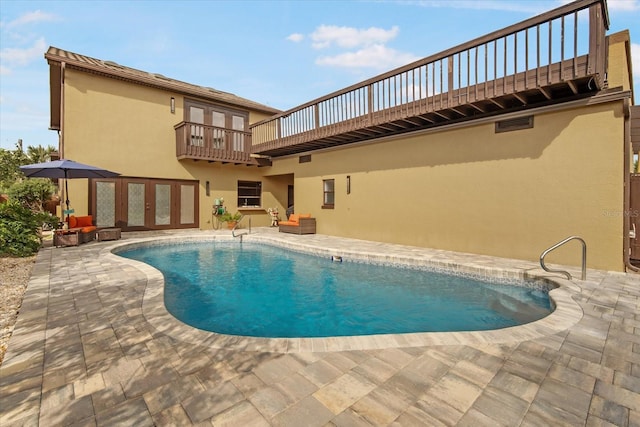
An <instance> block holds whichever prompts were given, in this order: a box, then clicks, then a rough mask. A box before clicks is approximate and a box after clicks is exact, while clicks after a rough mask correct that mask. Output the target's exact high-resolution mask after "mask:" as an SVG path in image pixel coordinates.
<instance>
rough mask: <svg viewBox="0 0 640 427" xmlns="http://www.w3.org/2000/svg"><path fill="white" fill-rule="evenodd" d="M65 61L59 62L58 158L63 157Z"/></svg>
mask: <svg viewBox="0 0 640 427" xmlns="http://www.w3.org/2000/svg"><path fill="white" fill-rule="evenodd" d="M65 68H66V63H65V62H61V63H60V130H59V131H58V149H59V151H60V158H61V159H64V71H65Z"/></svg>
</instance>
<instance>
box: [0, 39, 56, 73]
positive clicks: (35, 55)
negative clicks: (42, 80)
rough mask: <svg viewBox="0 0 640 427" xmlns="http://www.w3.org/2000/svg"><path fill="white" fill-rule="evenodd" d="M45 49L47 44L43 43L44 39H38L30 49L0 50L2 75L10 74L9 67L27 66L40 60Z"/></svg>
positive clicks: (9, 48) (8, 48)
mask: <svg viewBox="0 0 640 427" xmlns="http://www.w3.org/2000/svg"><path fill="white" fill-rule="evenodd" d="M46 48H47V44H46V43H45V41H44V37H40V38H39V39H38V40H36V41H35V42H34V43H33V46H31V47H27V48H24V49H22V48H11V47H7V48H4V49H2V50H0V63H1V64H2V65H1V67H2V74H6V73H7V72H10V67H15V66H24V65H28V64H29V63H30V62H32V61H34V60H36V59H40V58H41V57H42V55H44V53H45V50H46ZM7 70H9V71H7Z"/></svg>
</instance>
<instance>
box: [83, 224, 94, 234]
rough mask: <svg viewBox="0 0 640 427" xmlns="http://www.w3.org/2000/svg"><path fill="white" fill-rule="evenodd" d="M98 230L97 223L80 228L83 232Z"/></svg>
mask: <svg viewBox="0 0 640 427" xmlns="http://www.w3.org/2000/svg"><path fill="white" fill-rule="evenodd" d="M95 230H96V226H95V225H91V226H89V227H82V230H80V231H81V232H83V233H90V232H92V231H95Z"/></svg>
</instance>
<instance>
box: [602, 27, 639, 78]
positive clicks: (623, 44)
mask: <svg viewBox="0 0 640 427" xmlns="http://www.w3.org/2000/svg"><path fill="white" fill-rule="evenodd" d="M628 44H629V31H628V30H625V31H620V32H618V33H615V34H612V35H610V36H609V57H608V63H609V67H608V69H607V81H608V83H609V87H610V88H617V87H622V90H632V88H633V87H632V83H631V79H632V77H631V73H630V70H629V67H628V66H627V65H628V63H629V62H630V58H629V52H628V51H627V49H628V47H629V46H628Z"/></svg>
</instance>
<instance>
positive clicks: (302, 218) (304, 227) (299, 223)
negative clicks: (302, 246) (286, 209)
mask: <svg viewBox="0 0 640 427" xmlns="http://www.w3.org/2000/svg"><path fill="white" fill-rule="evenodd" d="M278 230H279V231H280V232H281V233H293V234H315V233H316V219H315V218H311V214H291V215H290V216H289V219H288V220H287V221H280V222H279V223H278Z"/></svg>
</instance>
